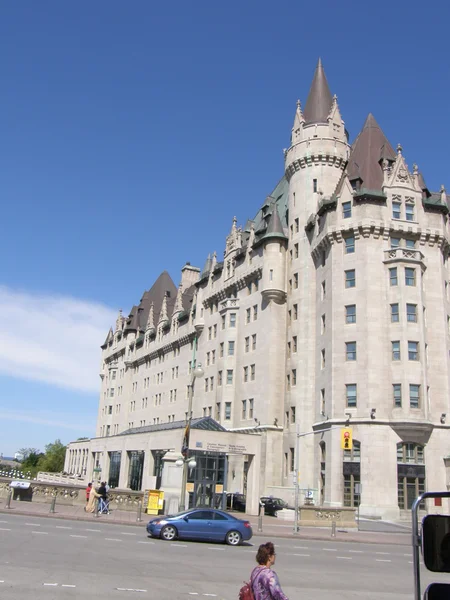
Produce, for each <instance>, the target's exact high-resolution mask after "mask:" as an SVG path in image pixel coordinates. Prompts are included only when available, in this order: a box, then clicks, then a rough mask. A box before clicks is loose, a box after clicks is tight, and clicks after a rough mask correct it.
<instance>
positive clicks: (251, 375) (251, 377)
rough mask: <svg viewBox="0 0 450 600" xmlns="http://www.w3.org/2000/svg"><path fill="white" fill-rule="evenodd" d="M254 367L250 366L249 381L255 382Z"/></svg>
mask: <svg viewBox="0 0 450 600" xmlns="http://www.w3.org/2000/svg"><path fill="white" fill-rule="evenodd" d="M255 373H256V365H250V379H251V381H255Z"/></svg>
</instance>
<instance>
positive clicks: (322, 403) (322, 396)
mask: <svg viewBox="0 0 450 600" xmlns="http://www.w3.org/2000/svg"><path fill="white" fill-rule="evenodd" d="M320 414H321V415H323V416H325V388H322V389H321V390H320Z"/></svg>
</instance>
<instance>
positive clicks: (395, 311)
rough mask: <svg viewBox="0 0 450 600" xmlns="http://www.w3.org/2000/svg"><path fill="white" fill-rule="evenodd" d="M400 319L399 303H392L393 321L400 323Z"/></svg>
mask: <svg viewBox="0 0 450 600" xmlns="http://www.w3.org/2000/svg"><path fill="white" fill-rule="evenodd" d="M399 321H400V315H399V312H398V304H391V323H398V322H399Z"/></svg>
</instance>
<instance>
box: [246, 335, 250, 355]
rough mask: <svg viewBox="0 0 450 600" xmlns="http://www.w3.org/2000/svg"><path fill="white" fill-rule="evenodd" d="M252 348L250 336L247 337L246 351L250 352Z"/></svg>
mask: <svg viewBox="0 0 450 600" xmlns="http://www.w3.org/2000/svg"><path fill="white" fill-rule="evenodd" d="M249 350H250V337H246V338H245V351H246V352H248V351H249Z"/></svg>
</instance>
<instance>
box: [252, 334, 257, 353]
mask: <svg viewBox="0 0 450 600" xmlns="http://www.w3.org/2000/svg"><path fill="white" fill-rule="evenodd" d="M252 350H256V333H254V334H253V335H252Z"/></svg>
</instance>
